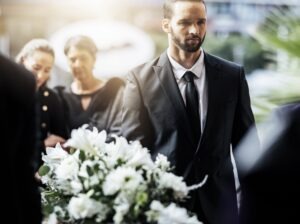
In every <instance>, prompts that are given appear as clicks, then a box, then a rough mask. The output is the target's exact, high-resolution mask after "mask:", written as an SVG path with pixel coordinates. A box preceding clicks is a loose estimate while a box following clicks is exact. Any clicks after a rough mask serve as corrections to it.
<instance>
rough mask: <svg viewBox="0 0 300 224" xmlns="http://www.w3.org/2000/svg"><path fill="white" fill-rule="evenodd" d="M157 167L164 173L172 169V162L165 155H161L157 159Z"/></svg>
mask: <svg viewBox="0 0 300 224" xmlns="http://www.w3.org/2000/svg"><path fill="white" fill-rule="evenodd" d="M155 166H156V167H157V168H160V169H161V170H162V171H168V170H169V169H170V162H169V161H168V159H167V157H166V156H165V155H163V154H160V153H159V154H158V155H157V157H156V159H155Z"/></svg>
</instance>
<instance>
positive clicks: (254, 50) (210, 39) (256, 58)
mask: <svg viewBox="0 0 300 224" xmlns="http://www.w3.org/2000/svg"><path fill="white" fill-rule="evenodd" d="M203 46H204V49H206V50H207V51H208V52H210V53H212V54H215V55H217V56H219V57H222V58H225V59H227V60H230V61H235V62H237V63H241V64H243V66H244V67H245V71H246V73H247V74H249V73H251V72H252V71H253V70H255V69H259V68H263V67H265V65H266V63H267V59H266V58H265V51H264V50H263V49H262V46H261V45H260V44H259V43H258V42H257V41H256V40H255V39H253V38H252V37H250V36H242V35H240V34H232V35H229V36H228V37H226V38H224V37H217V36H214V35H212V34H210V35H207V37H206V39H205V42H204V44H203Z"/></svg>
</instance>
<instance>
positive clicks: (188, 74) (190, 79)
mask: <svg viewBox="0 0 300 224" xmlns="http://www.w3.org/2000/svg"><path fill="white" fill-rule="evenodd" d="M194 77H195V74H194V73H193V72H191V71H187V72H185V73H184V75H183V78H184V80H185V81H186V82H193V81H194Z"/></svg>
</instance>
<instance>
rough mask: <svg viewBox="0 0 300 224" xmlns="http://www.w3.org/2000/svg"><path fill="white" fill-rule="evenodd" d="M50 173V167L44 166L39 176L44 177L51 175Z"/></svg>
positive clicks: (40, 169)
mask: <svg viewBox="0 0 300 224" xmlns="http://www.w3.org/2000/svg"><path fill="white" fill-rule="evenodd" d="M49 171H50V167H49V166H46V165H43V166H41V167H40V168H39V171H38V173H39V175H40V176H41V177H42V176H45V175H47V174H48V173H49Z"/></svg>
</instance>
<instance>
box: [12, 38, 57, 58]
mask: <svg viewBox="0 0 300 224" xmlns="http://www.w3.org/2000/svg"><path fill="white" fill-rule="evenodd" d="M36 51H42V52H45V53H49V54H51V55H52V56H53V58H54V57H55V54H54V50H53V48H52V46H51V45H50V43H49V41H47V40H45V39H32V40H31V41H29V42H28V43H26V44H25V45H24V47H23V48H22V50H21V51H20V53H19V54H18V55H17V57H16V62H17V63H19V64H23V61H24V59H25V58H26V57H28V56H30V55H32V54H33V53H34V52H36Z"/></svg>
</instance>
